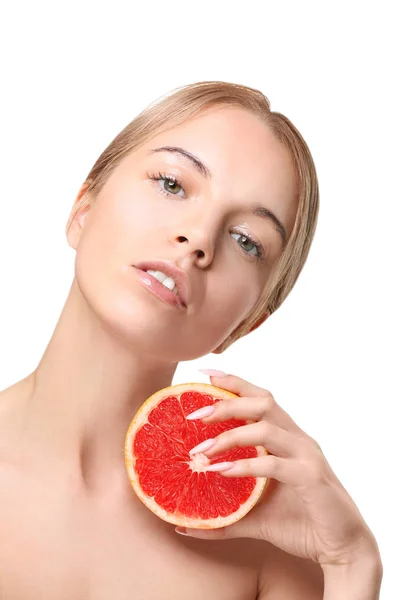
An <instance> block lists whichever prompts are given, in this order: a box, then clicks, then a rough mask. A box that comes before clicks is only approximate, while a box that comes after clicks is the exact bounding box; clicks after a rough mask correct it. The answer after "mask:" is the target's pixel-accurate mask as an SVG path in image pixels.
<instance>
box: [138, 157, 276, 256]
mask: <svg viewBox="0 0 400 600" xmlns="http://www.w3.org/2000/svg"><path fill="white" fill-rule="evenodd" d="M156 152H169V153H171V154H177V155H179V156H183V157H184V158H187V159H188V160H190V161H191V163H192V164H193V166H194V167H195V168H196V169H197V171H199V173H201V175H203V176H204V177H206V178H207V179H211V171H210V169H209V168H208V167H207V166H206V165H205V164H204V163H203V162H202V161H201V160H200V159H199V158H198V157H197V156H194V154H192V153H191V152H188V151H187V150H185V149H184V148H180V147H179V146H161V147H160V148H153V149H152V150H150V151H149V154H155V153H156ZM251 211H252V214H253V215H255V216H256V217H262V218H263V219H268V220H269V221H271V222H272V223H273V224H274V226H275V229H276V230H277V231H278V233H279V234H280V236H281V238H282V243H283V245H284V246H285V245H286V240H287V233H286V229H285V228H284V226H283V225H282V223H281V221H280V220H279V219H278V217H277V216H276V215H275V214H274V213H273V212H272V211H271V210H269V208H267V207H266V206H263V205H262V204H253V205H252V206H251Z"/></svg>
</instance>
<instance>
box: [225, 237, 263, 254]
mask: <svg viewBox="0 0 400 600" xmlns="http://www.w3.org/2000/svg"><path fill="white" fill-rule="evenodd" d="M232 235H233V237H234V238H235V240H237V242H238V244H239V246H241V248H243V250H245V251H246V252H247V254H252V255H253V256H256V257H257V258H261V257H262V251H261V246H260V244H257V243H256V242H253V241H252V240H251V239H250V238H249V237H248V236H247V235H243V233H232Z"/></svg>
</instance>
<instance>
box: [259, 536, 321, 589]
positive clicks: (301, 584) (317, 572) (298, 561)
mask: <svg viewBox="0 0 400 600" xmlns="http://www.w3.org/2000/svg"><path fill="white" fill-rule="evenodd" d="M268 546H269V551H268V552H267V554H266V558H265V560H264V561H263V564H262V567H261V571H260V579H259V594H258V596H257V600H322V597H323V594H324V577H323V572H322V569H321V567H320V565H318V564H317V563H315V562H313V561H311V560H306V559H303V558H299V557H297V556H293V555H291V554H288V553H287V552H284V551H283V550H280V549H279V548H276V547H275V546H272V545H270V544H268Z"/></svg>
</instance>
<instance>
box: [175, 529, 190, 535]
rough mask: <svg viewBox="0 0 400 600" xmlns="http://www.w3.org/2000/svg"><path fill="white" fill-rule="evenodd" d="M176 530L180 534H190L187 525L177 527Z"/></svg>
mask: <svg viewBox="0 0 400 600" xmlns="http://www.w3.org/2000/svg"><path fill="white" fill-rule="evenodd" d="M175 531H176V533H179V535H189V534H188V533H186V527H175Z"/></svg>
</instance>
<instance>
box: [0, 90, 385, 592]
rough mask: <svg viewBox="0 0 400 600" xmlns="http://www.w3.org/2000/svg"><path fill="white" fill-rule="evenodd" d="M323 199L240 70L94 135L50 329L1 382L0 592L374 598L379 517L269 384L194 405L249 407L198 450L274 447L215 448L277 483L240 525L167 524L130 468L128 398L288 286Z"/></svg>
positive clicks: (303, 150) (131, 410)
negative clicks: (60, 302)
mask: <svg viewBox="0 0 400 600" xmlns="http://www.w3.org/2000/svg"><path fill="white" fill-rule="evenodd" d="M317 213H318V184H317V177H316V174H315V169H314V164H313V160H312V158H311V155H310V152H309V150H308V148H307V145H306V143H305V142H304V140H303V138H302V137H301V135H300V134H299V132H298V131H297V130H296V128H295V127H294V126H293V125H292V124H291V123H290V121H289V120H288V119H287V118H286V117H284V116H283V115H281V114H279V113H274V112H271V111H270V107H269V102H268V100H267V99H266V98H265V96H263V94H261V93H260V92H259V91H257V90H253V89H250V88H247V87H244V86H240V85H234V84H228V83H222V82H203V83H199V84H194V85H189V86H187V87H184V88H181V89H179V90H178V91H176V92H175V93H173V94H171V95H169V96H167V97H165V98H163V99H161V100H160V101H158V102H157V103H155V104H154V105H152V106H150V107H149V108H148V109H146V110H145V111H144V112H143V113H141V114H140V115H139V116H138V117H137V118H136V119H135V120H134V121H132V123H130V124H129V125H128V126H127V127H126V128H125V129H124V130H123V131H122V132H121V133H120V134H119V135H118V136H117V137H116V139H115V140H114V141H113V142H112V143H111V144H110V145H109V147H108V148H107V149H106V150H105V151H104V152H103V154H102V155H101V156H100V158H99V159H98V160H97V162H96V163H95V165H94V167H93V168H92V170H91V171H90V173H89V175H88V177H87V179H86V181H85V182H84V184H83V185H82V187H81V189H80V191H79V194H78V197H77V199H76V202H75V204H74V207H73V210H72V212H71V215H70V218H69V221H68V224H67V240H68V244H69V245H70V246H71V247H72V248H73V249H74V250H75V251H76V262H75V277H74V280H73V282H72V285H71V288H70V292H69V295H68V298H67V300H66V303H65V306H64V308H63V310H62V313H61V316H60V319H59V321H58V323H57V326H56V328H55V331H54V333H53V335H52V337H51V339H50V342H49V344H48V346H47V348H46V350H45V352H44V354H43V357H42V359H41V360H40V362H39V364H38V366H37V368H36V369H35V370H34V371H33V372H32V373H30V374H29V375H28V376H27V377H26V378H24V379H23V380H21V381H19V382H17V383H16V384H14V385H13V386H11V387H9V388H7V389H6V390H3V392H2V393H1V396H0V439H1V445H0V479H1V485H0V523H1V532H2V543H1V546H0V597H1V598H4V599H7V600H22V599H23V600H38V599H39V598H40V599H41V600H47V599H49V600H50V599H51V600H54V599H55V598H57V600H61V599H64V598H65V599H68V600H75V599H76V600H78V599H79V600H80V599H82V600H83V599H85V600H86V599H90V600H103V599H104V600H106V599H107V600H108V599H112V600H128V599H153V598H157V599H162V600H167V599H171V600H172V599H174V600H179V599H185V600H186V599H188V598H190V599H193V600H197V599H202V600H203V599H204V598H207V599H208V600H223V599H228V598H229V600H255V599H256V598H258V599H260V600H261V599H263V600H265V599H276V600H277V599H285V600H297V599H303V598H304V599H307V600H311V599H317V598H318V599H319V598H322V597H324V598H325V599H330V600H333V599H334V598H335V599H336V598H338V599H339V598H340V599H343V598H352V599H356V598H360V599H361V598H362V599H363V600H372V599H376V598H378V595H379V588H380V581H381V574H382V573H381V572H382V565H381V561H380V555H379V550H378V547H377V544H376V540H375V538H374V536H373V534H372V532H371V531H370V529H369V528H368V526H367V524H366V523H365V522H364V520H363V518H362V516H361V515H360V513H359V511H358V509H357V507H356V506H355V504H354V502H353V501H352V499H351V498H350V497H349V494H348V493H347V492H346V490H345V489H344V488H343V486H342V485H341V483H340V482H339V481H338V479H337V477H336V476H335V475H334V473H333V472H332V470H331V468H330V466H329V464H328V463H327V461H326V459H325V457H324V455H323V454H322V452H321V449H320V447H319V446H318V444H317V443H316V442H315V441H314V440H313V439H312V438H311V437H310V436H308V435H307V434H306V433H305V432H304V431H302V430H301V429H300V428H299V427H298V426H297V425H296V423H294V421H293V420H292V419H291V418H290V416H289V415H288V414H287V413H286V412H285V411H284V410H283V409H282V408H281V407H280V406H279V404H278V403H277V401H276V400H275V399H274V397H273V395H272V394H271V392H270V391H268V390H264V389H261V388H259V387H256V386H255V385H252V384H251V383H248V382H246V381H244V380H242V379H240V378H238V377H236V376H235V375H224V374H222V373H218V372H215V373H213V372H211V373H210V374H211V383H213V384H215V385H217V386H220V387H224V388H225V389H227V390H230V391H233V392H236V393H237V394H238V395H239V396H241V398H239V399H237V400H236V399H234V400H232V401H224V402H222V403H221V404H219V405H218V407H217V409H216V410H215V412H214V414H212V415H210V416H208V417H205V419H206V421H207V422H211V421H212V420H215V421H217V420H225V419H226V418H229V417H240V418H245V419H254V420H256V421H257V422H256V423H254V424H253V425H248V426H245V427H241V428H238V429H237V430H234V431H230V432H228V433H225V434H222V435H221V436H218V438H216V440H214V441H211V442H210V443H209V450H208V451H206V453H207V455H209V456H211V455H212V453H213V452H216V451H220V450H221V449H223V448H228V447H233V446H237V445H261V444H263V445H265V447H266V448H267V449H268V450H269V451H270V453H271V454H270V455H268V456H266V457H263V458H257V459H252V460H249V461H238V462H236V463H233V464H231V465H225V468H226V470H225V471H223V474H224V476H226V477H230V476H245V475H257V476H267V477H270V478H272V479H273V481H274V486H269V488H268V489H267V492H266V493H265V495H264V497H263V499H262V500H261V501H260V502H259V504H258V505H257V507H255V508H254V509H253V510H252V511H251V512H250V513H249V514H248V515H246V517H245V518H243V519H242V520H241V521H239V522H238V523H236V524H234V525H232V526H230V527H228V528H225V529H222V530H214V531H207V532H206V531H204V532H202V531H186V532H185V531H183V532H182V531H181V532H180V533H186V536H185V537H183V536H182V535H177V532H176V531H175V529H174V527H173V526H171V525H170V524H168V523H166V522H164V521H162V520H160V519H158V518H157V517H156V516H154V515H153V514H152V513H151V512H150V511H149V510H147V509H146V508H145V507H144V506H143V504H142V503H141V502H140V501H139V500H138V499H137V498H136V496H135V495H134V494H133V492H132V489H131V487H130V484H129V481H128V477H127V474H126V471H125V464H124V456H123V446H124V438H125V434H126V431H127V428H128V426H129V423H130V421H131V419H132V418H133V415H134V414H135V412H136V411H137V409H138V408H139V406H140V405H141V404H142V403H143V401H144V400H145V399H146V398H147V397H148V396H150V395H151V394H152V393H153V392H155V391H156V390H159V389H161V388H163V387H166V386H168V385H170V384H171V381H172V378H173V375H174V372H175V369H176V367H177V364H178V362H179V361H182V360H190V359H194V358H197V357H200V356H202V355H204V354H207V353H209V352H214V353H219V352H222V351H223V350H224V349H225V348H227V347H228V346H229V345H230V344H232V343H233V342H234V341H235V340H236V339H238V338H240V337H241V336H244V335H246V334H247V333H249V332H251V331H252V330H254V329H255V328H256V327H258V326H259V325H260V324H261V323H263V322H264V321H265V319H267V318H268V316H269V315H271V314H272V313H273V312H274V311H275V310H276V309H277V308H278V307H279V306H280V305H281V304H282V302H283V300H284V299H285V298H286V296H287V295H288V293H289V292H290V290H291V289H292V287H293V285H294V283H295V281H296V279H297V277H298V275H299V273H300V271H301V269H302V267H303V265H304V262H305V260H306V258H307V254H308V251H309V248H310V244H311V241H312V238H313V235H314V231H315V226H316V220H317ZM148 270H152V271H159V272H161V273H163V274H165V275H167V276H168V277H169V278H170V280H169V283H168V285H169V287H170V288H172V290H171V289H170V292H169V293H168V290H167V288H166V287H163V288H161V285H163V284H161V283H160V282H159V281H157V280H156V279H155V278H154V277H153V276H152V275H151V274H149V273H147V271H148ZM171 281H172V283H171ZM163 290H164V291H163ZM178 532H179V531H178ZM197 538H204V539H197ZM215 540H219V541H215Z"/></svg>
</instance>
